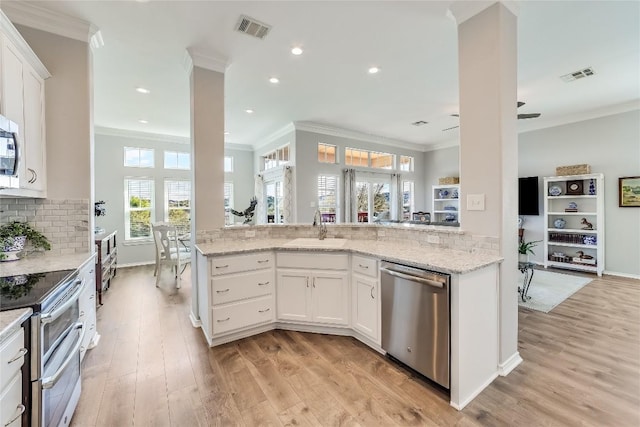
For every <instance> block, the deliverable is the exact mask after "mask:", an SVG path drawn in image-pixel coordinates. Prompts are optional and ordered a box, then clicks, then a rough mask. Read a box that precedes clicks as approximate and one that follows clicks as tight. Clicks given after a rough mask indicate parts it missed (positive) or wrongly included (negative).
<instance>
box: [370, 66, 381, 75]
mask: <svg viewBox="0 0 640 427" xmlns="http://www.w3.org/2000/svg"><path fill="white" fill-rule="evenodd" d="M379 71H380V68H378V67H371V68H369V74H376V73H378V72H379Z"/></svg>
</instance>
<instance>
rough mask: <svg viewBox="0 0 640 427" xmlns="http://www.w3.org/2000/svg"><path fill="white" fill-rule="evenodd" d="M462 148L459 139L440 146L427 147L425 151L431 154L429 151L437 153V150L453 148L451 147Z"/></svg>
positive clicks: (442, 143)
mask: <svg viewBox="0 0 640 427" xmlns="http://www.w3.org/2000/svg"><path fill="white" fill-rule="evenodd" d="M459 146H460V140H458V139H452V140H450V141H445V142H440V143H438V144H433V145H429V146H427V147H425V149H424V150H422V151H424V152H425V153H426V152H429V151H437V150H442V149H445V148H451V147H459Z"/></svg>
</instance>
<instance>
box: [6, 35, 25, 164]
mask: <svg viewBox="0 0 640 427" xmlns="http://www.w3.org/2000/svg"><path fill="white" fill-rule="evenodd" d="M22 76H23V60H22V55H20V53H19V52H18V51H17V50H16V48H15V47H14V46H13V45H12V44H11V43H9V41H8V40H6V39H4V40H3V41H2V115H3V116H5V117H7V118H8V119H9V120H11V121H13V122H15V123H17V125H18V126H19V129H18V140H19V141H20V142H22V141H24V138H23V137H22V135H23V126H24V107H23V97H24V92H23V90H24V81H23V77H22ZM20 155H21V154H20Z"/></svg>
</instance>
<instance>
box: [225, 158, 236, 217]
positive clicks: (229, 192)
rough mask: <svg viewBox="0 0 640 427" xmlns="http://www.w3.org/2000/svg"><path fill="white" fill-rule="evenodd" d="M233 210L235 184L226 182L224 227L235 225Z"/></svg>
mask: <svg viewBox="0 0 640 427" xmlns="http://www.w3.org/2000/svg"><path fill="white" fill-rule="evenodd" d="M225 160H226V158H225ZM231 209H233V183H232V182H225V183H224V225H231V224H233V218H234V215H233V214H232V213H231Z"/></svg>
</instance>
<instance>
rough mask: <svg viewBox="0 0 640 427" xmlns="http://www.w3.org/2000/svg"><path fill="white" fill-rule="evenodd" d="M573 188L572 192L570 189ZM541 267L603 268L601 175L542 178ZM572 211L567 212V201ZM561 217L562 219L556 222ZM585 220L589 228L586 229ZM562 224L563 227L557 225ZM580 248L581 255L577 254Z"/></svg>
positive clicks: (597, 270)
mask: <svg viewBox="0 0 640 427" xmlns="http://www.w3.org/2000/svg"><path fill="white" fill-rule="evenodd" d="M572 184H573V187H575V188H574V189H573V191H572V189H571V188H570V187H571V186H572ZM544 194H545V197H544V224H545V227H546V231H545V233H544V266H545V268H547V267H558V268H567V269H573V270H580V271H588V272H593V273H597V274H598V276H602V272H603V271H604V175H603V174H587V175H568V176H551V177H545V178H544ZM571 203H575V204H576V205H577V211H576V212H571V211H569V212H567V211H565V209H571V206H570V204H571ZM560 220H563V221H564V223H563V221H560ZM583 221H584V222H588V223H590V224H591V225H592V227H593V229H587V227H588V226H587V225H586V224H584V223H583ZM561 225H563V226H561ZM578 251H581V252H582V253H583V254H582V257H581V256H580V254H579V253H578Z"/></svg>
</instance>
